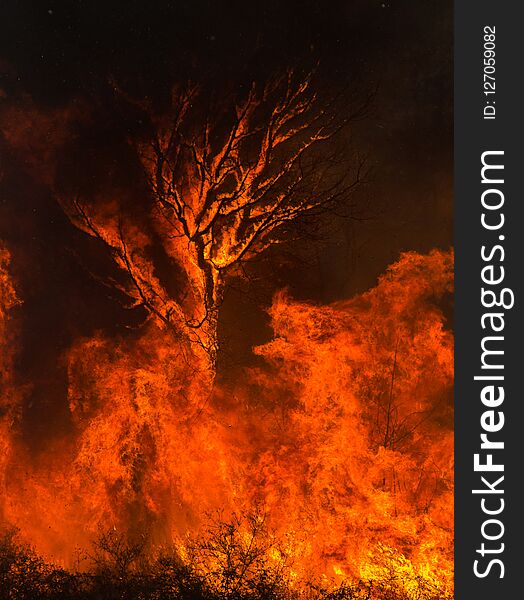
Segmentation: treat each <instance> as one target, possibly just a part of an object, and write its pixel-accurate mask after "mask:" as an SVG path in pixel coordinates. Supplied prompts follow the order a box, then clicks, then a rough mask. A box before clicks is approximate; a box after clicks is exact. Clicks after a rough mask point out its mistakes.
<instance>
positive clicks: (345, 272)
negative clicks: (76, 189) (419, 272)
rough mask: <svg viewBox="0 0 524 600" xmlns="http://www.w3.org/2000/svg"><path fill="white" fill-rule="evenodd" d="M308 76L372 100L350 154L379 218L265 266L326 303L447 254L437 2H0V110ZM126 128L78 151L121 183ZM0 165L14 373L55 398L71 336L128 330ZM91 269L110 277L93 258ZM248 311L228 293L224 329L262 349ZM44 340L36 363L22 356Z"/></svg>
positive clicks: (348, 226) (72, 244)
mask: <svg viewBox="0 0 524 600" xmlns="http://www.w3.org/2000/svg"><path fill="white" fill-rule="evenodd" d="M317 62H318V63H319V65H320V66H319V70H320V72H321V74H322V78H323V81H324V82H325V85H326V86H328V87H329V86H332V87H334V88H336V87H337V86H342V85H346V84H348V83H349V84H350V85H352V86H355V87H356V88H358V90H362V91H363V92H365V91H367V90H371V89H376V93H375V96H374V101H373V105H372V107H371V109H370V113H369V117H368V118H367V119H366V120H364V121H362V122H360V123H359V124H358V125H357V126H356V128H355V130H354V131H353V132H352V144H353V145H356V146H357V147H358V148H359V151H361V152H362V153H363V154H365V155H366V156H367V157H368V164H369V165H370V167H371V170H370V173H369V177H368V178H369V183H368V184H367V185H366V186H365V187H364V188H363V189H362V190H361V191H360V192H358V193H359V194H360V198H359V201H360V202H362V203H363V204H366V203H367V204H368V205H369V206H377V207H378V206H380V211H379V213H378V214H375V216H374V218H372V219H370V220H369V221H366V222H365V223H355V222H347V221H341V222H337V223H335V224H333V226H332V227H331V228H330V233H329V235H328V237H327V238H326V239H324V240H323V241H322V243H319V244H318V247H317V248H315V252H314V253H315V257H316V261H315V264H314V267H313V268H312V266H311V263H308V264H307V265H306V266H302V267H301V264H300V262H297V263H296V264H294V265H293V269H292V270H291V271H290V269H289V265H288V266H286V267H285V268H283V269H281V271H279V268H278V265H277V266H275V270H274V272H273V273H272V274H271V275H270V278H271V279H272V281H270V282H269V284H268V285H269V287H270V288H271V290H272V289H275V288H276V287H281V286H284V285H289V286H290V288H291V291H292V293H293V294H294V295H296V296H298V297H302V298H309V299H312V300H316V301H332V300H334V299H337V298H342V297H347V296H348V295H351V294H352V293H355V292H358V291H361V290H363V289H366V288H368V287H369V286H371V285H373V283H374V282H375V281H376V277H377V276H378V275H379V274H380V273H381V272H382V271H383V269H384V267H385V266H386V265H387V264H389V263H391V262H393V261H394V260H395V259H396V258H397V257H398V255H399V252H401V251H403V250H412V249H414V250H420V251H426V250H429V249H430V248H432V247H435V246H438V247H442V248H448V247H449V246H450V245H451V240H452V3H451V1H449V0H446V1H442V0H389V1H387V0H382V1H381V0H377V1H375V0H367V1H366V0H346V1H340V0H333V1H331V2H321V1H320V0H317V1H316V2H313V1H311V0H306V1H301V2H297V1H295V0H291V1H286V2H284V1H280V2H278V1H276V0H266V1H265V2H256V1H248V2H242V3H241V2H238V1H237V0H235V1H229V2H217V1H215V2H212V1H211V0H207V1H205V0H193V1H181V0H178V1H168V0H162V1H158V2H135V1H128V2H123V1H121V2H111V1H104V2H96V1H93V0H85V1H80V0H69V1H65V2H57V1H48V2H47V1H43V0H40V1H35V0H33V1H32V2H30V1H25V0H24V1H22V0H19V1H12V0H4V1H3V2H2V6H1V7H0V104H1V103H2V102H4V103H13V102H16V99H17V98H18V97H21V95H24V94H25V95H26V97H27V96H29V97H31V98H32V101H33V102H34V103H35V104H36V105H37V106H38V107H40V108H42V110H52V109H54V108H57V107H64V106H68V105H71V104H72V103H75V102H78V101H83V102H87V103H88V104H89V103H90V102H93V101H94V99H96V101H97V102H99V103H100V102H101V103H102V104H103V102H104V100H103V99H104V97H105V95H107V94H108V89H109V88H108V81H110V80H111V79H114V80H117V81H118V82H120V83H121V84H122V85H123V86H124V87H125V88H126V89H128V90H132V91H133V93H134V94H135V95H143V96H147V97H149V98H151V99H152V100H153V101H155V102H157V103H161V102H162V99H163V98H165V95H166V93H167V92H168V91H169V89H170V87H171V85H172V83H173V82H175V81H178V80H183V79H187V78H191V79H193V80H196V81H200V80H202V81H205V82H206V83H207V84H208V85H210V86H212V87H213V86H215V87H220V86H222V85H224V84H225V83H232V82H233V83H237V84H238V83H242V82H245V81H249V79H253V78H254V79H257V78H263V77H265V76H266V75H267V74H269V73H271V72H273V71H274V70H275V69H276V68H280V67H283V66H287V65H291V66H295V65H299V66H304V67H307V66H308V65H311V64H315V63H317ZM101 99H102V100H101ZM108 114H109V117H108V116H107V115H108ZM128 126H129V123H128V122H127V121H126V122H123V121H122V118H121V116H119V115H114V119H113V118H112V117H111V112H110V110H109V112H107V111H106V117H105V119H104V120H103V122H102V121H101V122H100V123H99V124H98V125H95V130H94V131H93V132H92V137H91V144H92V152H93V155H94V156H95V155H96V156H98V157H99V158H100V157H104V156H105V157H106V159H107V160H114V161H116V162H118V161H120V163H122V165H124V166H123V167H122V169H123V175H122V177H123V178H125V177H126V173H125V157H123V156H122V152H121V151H122V146H121V144H120V140H121V138H122V135H123V133H122V130H124V129H125V128H126V127H128ZM97 127H98V128H99V130H97ZM1 151H2V153H3V157H2V163H3V164H2V169H3V173H4V178H3V180H2V181H1V182H0V194H1V195H0V237H2V238H4V239H6V240H7V242H8V244H9V245H10V247H11V248H12V249H13V256H14V262H15V264H14V269H15V271H16V272H17V275H18V279H19V286H20V287H21V289H22V295H23V297H24V300H25V307H24V309H23V320H24V323H25V330H26V337H27V339H26V343H25V348H26V349H25V351H24V352H23V353H22V355H21V358H20V363H21V368H22V369H23V370H24V371H25V372H26V373H28V374H29V375H28V376H29V377H30V378H32V379H35V380H39V381H40V382H41V385H39V386H36V389H37V391H35V394H37V395H38V394H39V393H40V394H41V395H42V397H43V396H48V395H49V391H50V389H51V390H53V391H54V392H56V393H57V394H62V393H63V390H61V386H63V385H64V384H65V382H64V381H63V378H60V377H56V367H55V366H54V365H55V364H56V362H57V356H59V354H60V352H61V351H63V350H64V349H65V348H67V346H68V344H69V343H70V342H71V340H72V339H73V338H74V337H75V336H76V335H78V334H82V335H88V334H90V333H92V332H93V331H94V330H96V329H111V328H116V329H119V327H122V326H123V325H125V324H126V320H128V319H130V318H131V317H129V316H123V313H122V310H121V308H120V304H119V302H118V299H115V298H114V294H112V293H110V292H109V291H108V290H107V289H106V288H104V287H103V286H102V285H101V284H100V283H97V282H96V281H95V280H94V279H93V278H92V277H91V276H90V275H89V273H88V271H87V269H86V268H85V267H84V266H82V265H83V264H84V262H83V255H84V249H85V248H87V246H89V241H86V239H85V237H86V236H84V235H83V234H80V233H79V232H77V231H76V230H74V228H73V227H72V226H71V225H70V224H69V223H68V221H67V219H66V218H65V217H64V216H63V214H62V213H61V211H60V209H59V208H58V206H57V204H56V202H55V201H54V199H53V197H52V194H51V193H50V192H49V191H47V190H46V189H45V188H44V187H43V186H42V185H41V184H38V183H37V182H35V181H32V180H31V177H30V176H28V175H27V173H26V171H25V170H24V166H23V164H21V163H20V161H19V160H18V159H17V158H15V157H13V156H10V155H9V153H8V152H7V151H5V146H4V145H2V148H1ZM112 152H113V154H114V157H111V153H112ZM132 178H133V175H132V173H129V182H130V185H131V184H132V180H133V179H132ZM91 251H92V250H90V249H89V248H87V250H86V252H87V253H88V254H89V252H91ZM277 262H278V261H277ZM98 266H99V267H100V268H108V269H109V268H110V267H109V266H107V265H105V264H104V260H103V258H102V257H100V259H99V261H98ZM271 290H270V291H271ZM268 293H269V292H268V291H267V290H266V291H262V292H260V294H259V296H258V297H259V298H260V297H262V298H265V299H266V300H267V298H268V296H267V294H268ZM255 295H256V294H255ZM250 297H251V296H250V294H248V295H247V296H245V295H243V294H240V295H238V294H235V293H234V292H232V293H231V294H230V295H229V298H228V301H227V303H226V307H225V310H224V319H225V320H227V319H228V318H232V317H231V315H232V314H233V313H234V314H235V318H237V319H239V318H240V320H241V321H243V322H244V323H245V325H244V326H241V327H240V328H239V332H240V333H239V335H240V337H241V338H242V340H241V341H240V342H238V343H239V344H240V346H245V345H249V344H250V343H251V342H253V341H257V340H260V339H262V338H263V336H264V333H263V332H264V328H263V327H262V326H260V327H259V328H258V329H259V330H257V328H256V327H253V325H252V324H253V322H254V321H253V320H252V319H251V318H250V315H252V314H253V310H254V307H253V305H252V303H251V304H250V302H251V301H250V300H249V298H250ZM228 303H229V305H228ZM242 315H244V318H243V317H242ZM255 321H256V319H255ZM247 323H251V325H249V326H248V325H247ZM42 339H43V340H45V341H46V350H45V351H39V352H35V351H34V348H35V347H38V344H39V342H37V343H36V346H35V340H42ZM44 374H47V375H44ZM46 378H47V379H46ZM44 379H46V383H45V384H44V383H42V382H43V381H44ZM55 388H56V389H55ZM38 389H40V390H41V391H40V392H38ZM36 399H37V398H36ZM34 400H35V398H33V401H34Z"/></svg>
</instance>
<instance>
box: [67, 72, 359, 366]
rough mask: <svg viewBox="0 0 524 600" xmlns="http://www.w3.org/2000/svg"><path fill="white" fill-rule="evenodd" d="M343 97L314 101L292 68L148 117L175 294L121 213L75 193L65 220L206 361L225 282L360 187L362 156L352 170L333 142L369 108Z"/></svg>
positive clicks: (157, 222) (142, 153)
mask: <svg viewBox="0 0 524 600" xmlns="http://www.w3.org/2000/svg"><path fill="white" fill-rule="evenodd" d="M342 98H343V96H337V97H332V98H330V99H325V98H324V99H320V98H319V97H318V96H317V94H316V93H315V92H314V90H313V85H312V75H311V74H309V75H308V76H306V77H305V78H299V77H297V76H296V74H294V73H293V72H291V71H290V72H286V73H285V74H284V75H282V76H280V77H277V78H275V79H273V80H271V81H270V82H269V83H266V84H264V85H259V84H255V83H254V84H253V85H252V86H251V87H250V88H249V89H248V90H247V91H244V92H243V93H240V94H236V95H235V97H234V98H233V99H232V100H230V101H229V102H224V101H223V100H222V101H220V102H217V101H216V100H215V99H214V98H212V97H210V96H209V95H207V94H205V93H204V92H203V90H202V89H201V88H199V87H198V86H194V85H188V86H185V87H183V88H175V89H174V90H173V93H172V102H171V106H170V108H169V110H168V111H167V114H164V115H162V116H160V117H157V116H152V117H151V122H152V125H153V127H152V133H151V135H150V137H149V138H148V139H146V140H142V141H141V142H140V143H138V144H137V149H138V153H139V157H140V160H141V164H142V165H143V167H144V172H145V175H146V178H147V182H148V185H149V189H150V191H151V196H152V200H153V207H152V212H151V217H152V220H153V222H154V229H155V235H157V236H159V237H160V239H161V240H162V245H163V247H164V250H165V252H167V254H168V255H169V256H170V257H171V258H172V259H174V261H176V263H177V264H178V265H179V266H180V267H181V269H182V271H183V273H184V276H185V283H184V285H183V288H184V289H183V291H182V292H181V293H180V294H179V296H178V297H176V298H175V297H174V296H173V293H169V292H168V291H167V289H166V286H165V285H164V284H163V282H162V281H161V277H159V276H158V272H157V270H155V268H154V266H153V265H152V264H151V259H150V257H148V256H147V253H146V252H145V251H144V243H143V242H142V243H140V242H137V238H140V235H137V232H136V227H130V226H129V224H128V223H126V220H125V218H122V216H121V215H119V216H118V218H117V217H115V218H114V219H113V220H112V221H111V219H108V218H107V214H106V217H105V221H104V219H101V218H100V216H99V215H97V214H96V212H93V211H92V210H91V209H89V208H88V207H87V205H86V204H85V203H83V202H82V201H81V200H80V199H78V198H77V199H75V200H74V201H73V202H72V203H71V204H69V207H68V208H69V213H70V215H71V216H72V217H73V219H74V221H75V223H76V224H77V225H78V226H80V227H81V228H83V229H84V230H85V231H87V232H88V233H90V234H91V235H94V236H96V237H98V238H100V239H101V240H102V241H103V242H104V243H105V244H106V245H107V246H108V247H109V249H110V251H111V253H112V254H113V256H114V257H115V259H116V261H117V263H118V264H119V266H120V267H121V268H123V269H124V270H125V271H126V272H127V273H128V275H129V278H130V281H131V285H130V288H129V290H130V292H131V295H132V296H133V298H134V299H135V301H136V303H137V304H141V305H143V306H145V307H146V308H147V310H148V311H149V313H150V314H151V315H153V316H154V317H155V318H156V319H157V320H159V321H160V322H162V323H163V324H166V325H169V326H174V327H175V328H176V329H177V330H178V331H179V332H180V333H182V334H183V335H184V336H185V337H186V338H188V339H190V340H191V341H193V342H197V343H198V344H200V345H201V346H202V347H203V348H204V349H205V350H206V352H207V354H208V356H209V357H210V358H211V362H214V358H215V356H216V351H217V319H218V310H219V307H220V305H221V302H222V300H223V296H224V286H225V283H226V281H227V280H228V278H229V277H230V276H231V275H233V274H235V273H238V272H239V268H240V266H241V265H242V263H243V262H244V261H247V260H249V259H250V258H252V257H253V256H256V255H258V254H260V253H261V252H263V251H264V250H265V249H266V248H268V246H270V245H271V244H273V243H276V242H278V241H279V239H281V236H282V233H283V232H285V230H286V227H287V226H289V225H290V224H291V223H293V222H296V220H297V219H299V218H301V217H304V216H305V215H311V214H316V213H318V212H322V211H326V210H329V209H330V208H333V207H334V206H335V205H340V203H342V202H346V201H347V199H348V196H349V194H350V192H351V191H352V190H353V189H354V188H355V186H357V185H358V184H359V182H360V180H361V171H362V166H363V163H362V161H358V160H357V161H356V162H355V161H354V162H353V163H352V164H351V165H349V164H348V161H347V160H345V159H343V158H341V153H340V152H339V151H338V149H337V144H336V141H335V140H336V138H337V134H338V133H339V132H340V131H341V130H342V129H344V128H345V126H346V125H347V124H348V123H349V122H350V121H352V120H354V119H356V118H358V117H359V116H361V115H362V114H363V109H364V104H365V103H360V104H359V105H358V108H356V109H355V110H350V109H349V108H348V105H344V104H343V103H342V101H341V99H342ZM149 112H150V111H149ZM108 223H109V224H108ZM129 290H128V291H129Z"/></svg>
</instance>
